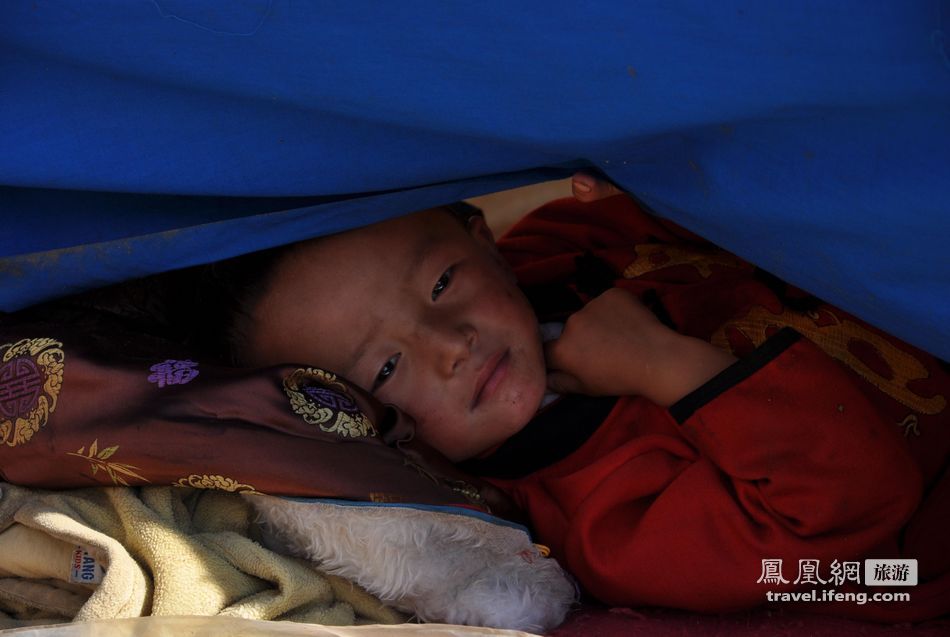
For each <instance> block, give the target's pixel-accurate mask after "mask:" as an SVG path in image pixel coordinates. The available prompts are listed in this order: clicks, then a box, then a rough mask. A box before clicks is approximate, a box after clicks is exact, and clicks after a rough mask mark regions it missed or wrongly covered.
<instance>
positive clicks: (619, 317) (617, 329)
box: [545, 288, 735, 406]
mask: <svg viewBox="0 0 950 637" xmlns="http://www.w3.org/2000/svg"><path fill="white" fill-rule="evenodd" d="M545 355H546V357H547V364H548V369H549V373H548V385H549V387H550V388H551V389H553V390H554V391H557V392H562V393H581V394H588V395H616V396H624V395H639V396H644V397H646V398H648V399H650V400H652V401H653V402H655V403H657V404H660V405H664V406H669V405H672V404H673V403H675V402H676V401H677V400H679V399H680V398H683V397H684V396H686V394H688V393H689V392H691V391H692V390H694V389H696V388H698V387H699V386H700V385H702V384H703V383H705V382H706V381H707V380H709V379H710V378H712V377H713V376H715V375H716V374H717V373H719V372H720V371H722V370H723V369H725V368H726V367H728V366H729V365H730V364H732V363H733V362H734V361H735V358H733V357H732V355H730V354H728V353H726V352H723V351H722V350H719V349H717V348H716V347H714V346H712V345H710V344H709V343H706V342H704V341H701V340H699V339H695V338H691V337H688V336H683V335H681V334H678V333H676V332H674V331H673V330H671V329H669V328H668V327H666V326H665V325H663V324H662V323H660V321H659V320H657V318H656V317H655V316H654V315H653V313H652V312H650V311H649V310H648V309H647V308H645V307H644V306H643V305H642V304H641V303H640V302H639V301H638V300H637V299H636V298H635V297H634V296H633V295H632V294H630V293H629V292H627V291H625V290H621V289H616V288H615V289H612V290H608V291H607V292H605V293H604V294H602V295H600V296H599V297H597V298H596V299H594V300H593V301H591V302H590V303H588V304H587V305H586V306H585V307H584V308H583V309H582V310H580V311H579V312H577V313H576V314H574V315H572V316H571V317H570V318H569V319H568V321H567V324H566V325H565V326H564V332H563V333H562V334H561V337H560V338H558V339H557V340H555V341H551V342H549V343H548V344H547V345H546V346H545Z"/></svg>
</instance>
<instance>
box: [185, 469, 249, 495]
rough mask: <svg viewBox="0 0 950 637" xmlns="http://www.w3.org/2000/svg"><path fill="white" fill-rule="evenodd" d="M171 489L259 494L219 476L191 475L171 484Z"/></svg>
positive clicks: (239, 483)
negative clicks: (184, 488)
mask: <svg viewBox="0 0 950 637" xmlns="http://www.w3.org/2000/svg"><path fill="white" fill-rule="evenodd" d="M172 486H173V487H191V488H192V489H216V490H218V491H228V492H230V493H234V492H238V491H239V492H241V493H260V492H259V491H258V490H257V489H255V488H254V487H253V486H252V485H250V484H243V483H241V482H238V481H237V480H235V479H234V478H228V477H225V476H219V475H207V474H203V475H198V474H197V473H193V474H191V475H190V476H187V477H185V478H179V479H178V481H177V482H172Z"/></svg>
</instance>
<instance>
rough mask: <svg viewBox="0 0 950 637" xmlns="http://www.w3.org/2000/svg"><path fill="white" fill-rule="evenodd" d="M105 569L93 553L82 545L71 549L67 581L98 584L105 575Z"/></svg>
mask: <svg viewBox="0 0 950 637" xmlns="http://www.w3.org/2000/svg"><path fill="white" fill-rule="evenodd" d="M105 572H106V571H105V569H104V568H102V566H101V565H100V564H99V561H98V560H97V559H96V557H95V556H94V555H92V554H91V553H90V552H89V551H87V550H86V548H85V547H83V546H77V547H76V548H75V549H73V559H72V568H71V569H70V572H69V581H71V582H75V583H77V584H98V583H99V582H101V581H102V576H103V575H105Z"/></svg>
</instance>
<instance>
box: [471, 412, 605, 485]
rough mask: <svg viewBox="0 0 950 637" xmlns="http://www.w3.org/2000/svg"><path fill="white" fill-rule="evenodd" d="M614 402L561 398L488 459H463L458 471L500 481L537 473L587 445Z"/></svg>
mask: <svg viewBox="0 0 950 637" xmlns="http://www.w3.org/2000/svg"><path fill="white" fill-rule="evenodd" d="M616 402H617V398H616V397H613V396H606V397H604V396H598V397H593V396H581V395H579V394H570V395H567V396H563V397H561V398H559V399H558V400H557V401H556V402H553V403H551V404H550V405H548V406H547V407H545V408H544V409H542V410H541V411H540V412H539V413H538V415H537V416H535V417H534V418H533V419H532V420H531V422H529V423H528V424H527V425H525V427H524V428H523V429H522V430H521V431H519V432H518V433H516V434H515V435H513V436H512V437H511V438H509V439H508V440H506V441H505V442H504V443H502V445H501V446H500V447H498V449H496V450H495V451H494V452H493V453H492V454H491V455H490V456H488V457H486V458H472V459H471V460H466V461H465V462H463V463H461V465H460V468H461V469H462V470H463V471H465V472H466V473H470V474H472V475H476V476H482V477H486V478H500V479H503V480H513V479H517V478H522V477H524V476H526V475H528V474H529V473H534V472H535V471H539V470H541V469H543V468H544V467H547V466H550V465H552V464H554V463H555V462H557V461H559V460H562V459H564V458H566V457H567V456H569V455H570V454H572V453H573V452H575V451H576V450H577V449H578V448H579V447H580V446H581V445H582V444H584V443H585V442H587V439H588V438H590V437H591V436H592V435H593V433H594V432H595V431H597V428H598V427H600V425H601V423H603V422H604V421H605V420H606V419H607V415H608V414H609V413H610V410H612V409H613V407H614V405H615V404H616Z"/></svg>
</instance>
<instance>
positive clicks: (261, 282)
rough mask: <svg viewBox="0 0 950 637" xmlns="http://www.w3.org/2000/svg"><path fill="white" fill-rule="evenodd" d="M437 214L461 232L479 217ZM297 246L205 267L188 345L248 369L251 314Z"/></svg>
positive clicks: (460, 208)
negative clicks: (455, 222) (457, 225)
mask: <svg viewBox="0 0 950 637" xmlns="http://www.w3.org/2000/svg"><path fill="white" fill-rule="evenodd" d="M440 209H442V210H445V211H446V212H448V213H449V214H451V215H452V217H454V218H455V219H457V220H458V221H459V222H460V223H461V224H462V225H463V226H464V225H467V224H468V222H469V220H470V219H471V218H472V217H474V216H482V211H481V210H480V209H479V208H477V207H475V206H473V205H471V204H468V203H465V202H456V203H452V204H448V205H445V206H441V207H440ZM316 240H319V239H316ZM311 241H313V239H311ZM295 245H297V244H288V245H282V246H277V247H275V248H270V249H267V250H261V251H258V252H251V253H248V254H244V255H240V256H237V257H233V258H231V259H227V260H224V261H218V262H216V263H211V264H209V265H207V266H203V267H202V268H201V269H200V271H199V274H198V277H197V278H198V285H197V288H196V295H195V303H196V304H197V306H198V312H197V314H198V320H197V321H196V323H195V324H194V328H193V330H192V336H191V339H190V340H192V341H193V342H194V345H196V346H198V347H200V348H201V349H202V350H204V351H207V352H209V353H211V354H212V355H214V356H215V357H216V358H218V359H220V360H222V361H223V362H226V363H228V364H230V365H235V366H245V365H247V360H245V357H244V350H245V345H246V343H247V336H248V332H249V330H250V329H251V327H252V325H253V312H254V309H255V308H256V307H257V304H258V303H259V302H260V300H261V298H262V297H263V295H264V293H265V292H266V291H267V289H268V287H269V285H270V282H271V278H272V277H273V274H274V271H275V270H276V268H277V265H278V263H280V261H281V260H282V259H283V257H284V256H285V255H286V254H288V253H289V252H290V251H291V250H292V249H293V247H294V246H295ZM288 362H290V361H288Z"/></svg>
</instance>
